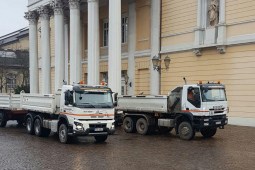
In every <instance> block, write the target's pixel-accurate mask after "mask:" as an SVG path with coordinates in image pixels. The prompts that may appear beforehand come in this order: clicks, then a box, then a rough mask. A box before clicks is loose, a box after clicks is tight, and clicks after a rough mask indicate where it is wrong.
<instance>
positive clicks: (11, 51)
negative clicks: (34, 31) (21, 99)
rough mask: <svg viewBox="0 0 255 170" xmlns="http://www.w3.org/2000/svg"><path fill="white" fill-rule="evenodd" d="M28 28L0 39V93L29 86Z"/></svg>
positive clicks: (11, 91)
mask: <svg viewBox="0 0 255 170" xmlns="http://www.w3.org/2000/svg"><path fill="white" fill-rule="evenodd" d="M28 32H29V30H28V28H23V29H20V30H17V31H15V32H12V33H10V34H7V35H4V36H1V37H0V93H13V92H15V89H16V90H18V88H19V90H21V89H25V90H26V91H27V88H28V86H29V53H28V50H29V45H28V44H29V43H28V42H29V38H28Z"/></svg>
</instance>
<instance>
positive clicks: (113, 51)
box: [108, 0, 121, 94]
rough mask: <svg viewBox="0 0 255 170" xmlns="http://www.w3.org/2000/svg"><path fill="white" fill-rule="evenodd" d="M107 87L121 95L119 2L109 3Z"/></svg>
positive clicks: (112, 1)
mask: <svg viewBox="0 0 255 170" xmlns="http://www.w3.org/2000/svg"><path fill="white" fill-rule="evenodd" d="M108 55H109V60H108V77H109V80H108V81H109V87H110V88H111V89H112V91H113V92H116V93H118V94H121V1H120V0H110V1H109V52H108Z"/></svg>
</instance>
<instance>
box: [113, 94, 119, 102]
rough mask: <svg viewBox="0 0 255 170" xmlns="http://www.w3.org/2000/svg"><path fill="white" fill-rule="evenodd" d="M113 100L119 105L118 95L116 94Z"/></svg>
mask: <svg viewBox="0 0 255 170" xmlns="http://www.w3.org/2000/svg"><path fill="white" fill-rule="evenodd" d="M113 100H114V101H115V102H116V103H117V100H118V93H114V95H113Z"/></svg>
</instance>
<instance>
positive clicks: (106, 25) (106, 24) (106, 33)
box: [103, 20, 109, 47]
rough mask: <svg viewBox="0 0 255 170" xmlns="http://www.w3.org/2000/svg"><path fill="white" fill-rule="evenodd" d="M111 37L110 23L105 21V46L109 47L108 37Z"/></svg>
mask: <svg viewBox="0 0 255 170" xmlns="http://www.w3.org/2000/svg"><path fill="white" fill-rule="evenodd" d="M108 35H109V21H108V20H104V23H103V46H104V47H107V46H108V39H109V38H108V37H109V36H108Z"/></svg>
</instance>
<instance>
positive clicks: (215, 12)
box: [208, 0, 219, 26]
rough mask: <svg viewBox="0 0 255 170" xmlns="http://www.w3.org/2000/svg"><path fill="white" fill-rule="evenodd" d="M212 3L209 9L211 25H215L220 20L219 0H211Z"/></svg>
mask: <svg viewBox="0 0 255 170" xmlns="http://www.w3.org/2000/svg"><path fill="white" fill-rule="evenodd" d="M210 1H211V3H210V5H209V9H208V18H209V24H210V26H215V25H216V24H218V22H219V1H218V0H210Z"/></svg>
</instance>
